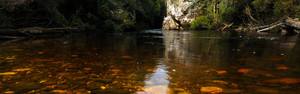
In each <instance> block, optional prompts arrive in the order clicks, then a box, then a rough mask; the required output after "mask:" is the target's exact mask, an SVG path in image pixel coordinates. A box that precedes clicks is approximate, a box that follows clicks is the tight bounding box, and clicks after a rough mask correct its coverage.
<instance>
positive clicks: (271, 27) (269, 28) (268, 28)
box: [257, 23, 283, 32]
mask: <svg viewBox="0 0 300 94" xmlns="http://www.w3.org/2000/svg"><path fill="white" fill-rule="evenodd" d="M280 25H283V23H278V24H275V25H272V26H270V27H266V28H264V29H260V30H258V31H257V32H263V31H268V30H271V29H273V28H275V27H277V26H280Z"/></svg>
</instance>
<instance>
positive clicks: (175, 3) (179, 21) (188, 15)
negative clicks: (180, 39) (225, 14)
mask: <svg viewBox="0 0 300 94" xmlns="http://www.w3.org/2000/svg"><path fill="white" fill-rule="evenodd" d="M197 2H198V0H167V17H165V18H164V22H163V29H166V30H173V29H189V27H190V25H191V23H192V22H193V21H194V20H195V19H196V17H198V16H199V15H201V14H202V11H201V7H200V6H197Z"/></svg>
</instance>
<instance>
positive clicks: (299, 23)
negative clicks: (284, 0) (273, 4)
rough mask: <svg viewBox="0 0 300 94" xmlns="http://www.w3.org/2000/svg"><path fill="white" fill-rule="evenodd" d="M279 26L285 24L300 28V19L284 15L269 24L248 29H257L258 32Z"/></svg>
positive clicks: (284, 25) (285, 25)
mask: <svg viewBox="0 0 300 94" xmlns="http://www.w3.org/2000/svg"><path fill="white" fill-rule="evenodd" d="M278 26H283V27H292V28H294V29H296V30H297V29H298V30H299V29H300V21H299V20H294V19H291V18H289V17H286V18H285V17H283V18H281V19H280V20H278V21H276V22H274V23H272V24H269V25H264V26H257V27H249V28H248V29H246V30H247V31H257V32H264V31H269V30H271V29H273V28H276V27H278Z"/></svg>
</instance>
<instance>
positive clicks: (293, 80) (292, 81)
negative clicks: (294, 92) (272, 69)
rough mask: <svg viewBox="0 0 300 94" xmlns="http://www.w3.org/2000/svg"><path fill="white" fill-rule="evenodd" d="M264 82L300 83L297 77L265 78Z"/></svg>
mask: <svg viewBox="0 0 300 94" xmlns="http://www.w3.org/2000/svg"><path fill="white" fill-rule="evenodd" d="M264 82H267V83H286V84H294V83H300V79H297V78H282V79H272V80H266V81H264Z"/></svg>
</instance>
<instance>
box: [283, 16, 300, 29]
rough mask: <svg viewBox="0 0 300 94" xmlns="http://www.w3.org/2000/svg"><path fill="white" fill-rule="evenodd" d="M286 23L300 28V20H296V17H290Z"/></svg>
mask: <svg viewBox="0 0 300 94" xmlns="http://www.w3.org/2000/svg"><path fill="white" fill-rule="evenodd" d="M285 24H286V25H287V26H290V27H293V28H297V29H300V21H299V20H294V19H291V18H288V19H286V20H285Z"/></svg>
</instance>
